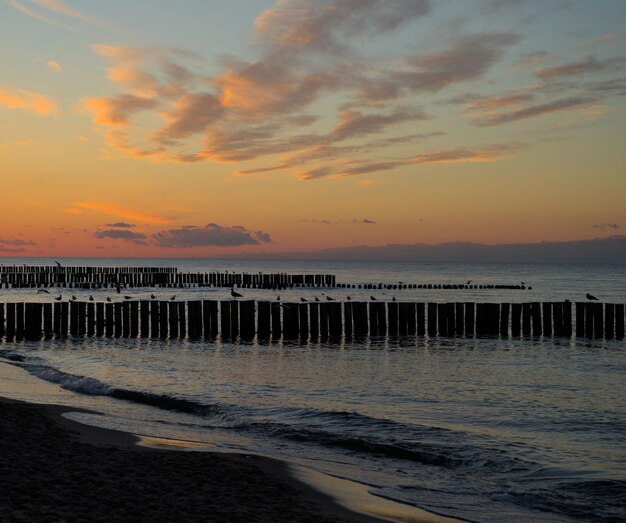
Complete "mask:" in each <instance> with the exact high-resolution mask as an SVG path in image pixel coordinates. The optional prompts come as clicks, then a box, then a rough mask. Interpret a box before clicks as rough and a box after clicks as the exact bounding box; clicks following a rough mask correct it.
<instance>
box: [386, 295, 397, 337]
mask: <svg viewBox="0 0 626 523" xmlns="http://www.w3.org/2000/svg"><path fill="white" fill-rule="evenodd" d="M387 314H388V316H389V330H388V332H389V335H390V336H397V335H398V330H399V321H398V303H397V302H389V303H387Z"/></svg>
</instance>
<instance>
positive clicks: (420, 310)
mask: <svg viewBox="0 0 626 523" xmlns="http://www.w3.org/2000/svg"><path fill="white" fill-rule="evenodd" d="M415 311H416V314H417V316H416V318H417V319H416V326H415V328H416V334H417V335H418V336H424V335H425V334H426V304H425V303H416V304H415ZM409 321H410V316H409ZM409 334H411V324H410V323H409Z"/></svg>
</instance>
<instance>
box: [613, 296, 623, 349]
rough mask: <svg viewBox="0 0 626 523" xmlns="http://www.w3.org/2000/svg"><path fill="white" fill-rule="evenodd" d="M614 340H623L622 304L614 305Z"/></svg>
mask: <svg viewBox="0 0 626 523" xmlns="http://www.w3.org/2000/svg"><path fill="white" fill-rule="evenodd" d="M615 339H616V340H623V339H624V304H623V303H618V304H617V305H615Z"/></svg>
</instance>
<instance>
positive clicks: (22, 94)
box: [0, 87, 60, 116]
mask: <svg viewBox="0 0 626 523" xmlns="http://www.w3.org/2000/svg"><path fill="white" fill-rule="evenodd" d="M2 106H4V107H7V108H9V109H22V110H24V111H27V112H30V113H34V114H37V115H39V116H55V115H58V114H59V112H60V109H59V106H58V105H57V103H56V102H55V101H54V100H52V99H51V98H49V97H47V96H46V95H44V94H41V93H36V92H34V91H27V90H25V89H16V88H13V87H0V107H2Z"/></svg>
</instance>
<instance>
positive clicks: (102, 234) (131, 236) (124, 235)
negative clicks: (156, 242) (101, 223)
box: [94, 229, 148, 245]
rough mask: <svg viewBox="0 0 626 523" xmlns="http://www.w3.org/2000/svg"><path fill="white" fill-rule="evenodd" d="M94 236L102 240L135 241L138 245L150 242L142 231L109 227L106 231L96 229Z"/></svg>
mask: <svg viewBox="0 0 626 523" xmlns="http://www.w3.org/2000/svg"><path fill="white" fill-rule="evenodd" d="M94 236H95V237H96V238H99V239H101V240H104V239H109V240H123V241H126V242H130V243H134V244H136V245H148V242H147V241H146V238H147V237H146V235H145V234H142V233H140V232H133V231H125V230H119V229H109V230H105V231H96V232H95V233H94Z"/></svg>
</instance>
